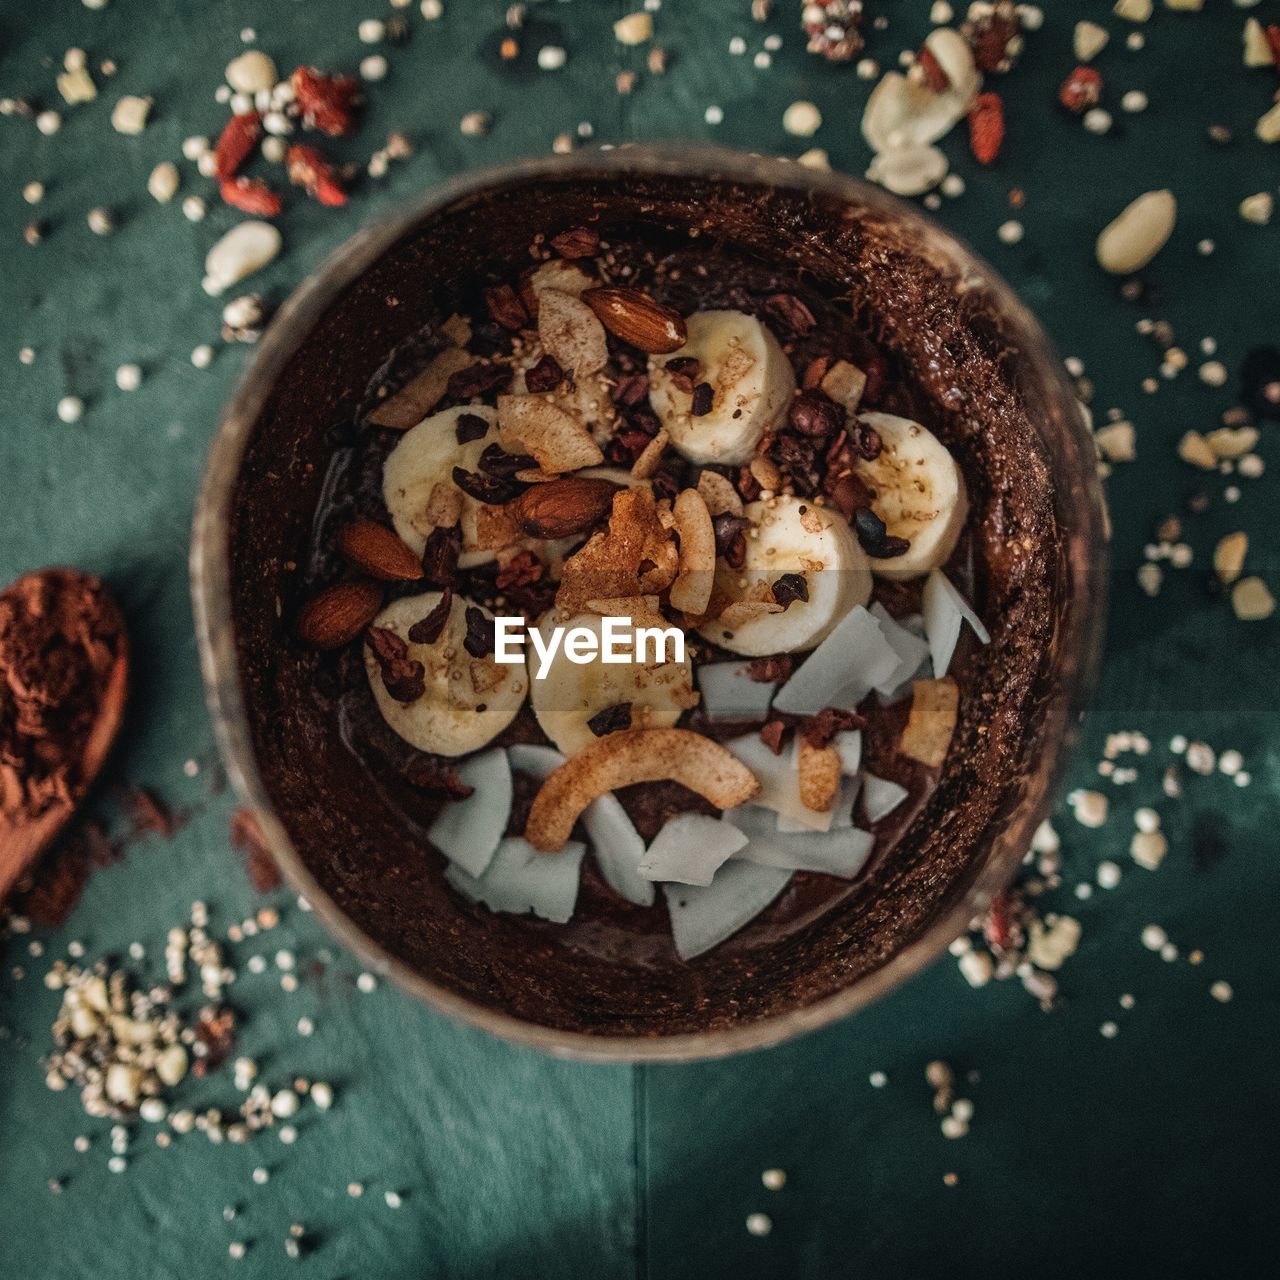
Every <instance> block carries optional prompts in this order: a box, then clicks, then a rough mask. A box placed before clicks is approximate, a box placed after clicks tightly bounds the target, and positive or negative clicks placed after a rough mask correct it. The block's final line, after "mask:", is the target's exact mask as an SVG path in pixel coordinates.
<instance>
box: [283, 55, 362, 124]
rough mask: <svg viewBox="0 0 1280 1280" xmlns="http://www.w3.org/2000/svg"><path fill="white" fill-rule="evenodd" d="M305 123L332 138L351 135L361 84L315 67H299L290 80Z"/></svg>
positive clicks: (347, 77) (348, 77)
mask: <svg viewBox="0 0 1280 1280" xmlns="http://www.w3.org/2000/svg"><path fill="white" fill-rule="evenodd" d="M289 83H290V84H292V85H293V92H294V97H295V98H296V100H297V103H298V109H299V110H300V111H301V112H302V119H303V122H304V123H305V124H308V125H310V126H311V127H312V128H313V129H319V130H320V132H321V133H327V134H328V135H329V136H330V137H332V138H341V137H344V136H345V135H346V134H348V133H350V132H351V129H352V125H353V124H354V120H353V115H354V112H355V105H356V96H357V94H358V93H359V91H360V85H359V83H358V82H357V81H355V80H353V79H351V77H350V76H327V75H324V74H323V73H322V72H319V71H317V70H316V69H315V68H314V67H299V68H298V69H297V70H296V71H294V73H293V75H291V76H290V77H289Z"/></svg>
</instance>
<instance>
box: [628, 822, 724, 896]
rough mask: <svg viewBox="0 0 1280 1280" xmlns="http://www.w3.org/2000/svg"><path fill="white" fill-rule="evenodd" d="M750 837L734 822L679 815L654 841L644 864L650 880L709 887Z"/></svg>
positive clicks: (664, 827)
mask: <svg viewBox="0 0 1280 1280" xmlns="http://www.w3.org/2000/svg"><path fill="white" fill-rule="evenodd" d="M746 843H747V837H746V836H745V835H744V834H743V833H742V832H741V831H740V830H739V829H738V828H737V827H735V826H734V825H733V824H732V823H731V822H725V821H724V820H723V819H721V818H713V817H711V816H710V814H706V813H679V814H677V815H676V816H675V817H674V818H672V819H670V820H669V821H668V822H667V823H666V824H665V825H664V826H663V828H662V830H661V831H659V832H658V834H657V835H656V836H655V837H654V840H653V843H652V844H651V845H650V846H649V848H648V850H647V851H646V852H645V855H644V858H643V859H642V860H641V862H640V874H641V875H642V876H644V877H646V878H647V879H649V880H665V881H668V882H670V881H675V882H677V883H679V884H700V885H708V884H710V883H711V880H712V877H713V876H714V875H715V873H716V871H717V870H718V869H719V868H720V866H721V864H722V863H724V862H727V861H728V860H729V858H731V857H732V856H733V855H734V854H735V853H737V852H738V850H739V849H741V848H742V846H743V845H744V844H746Z"/></svg>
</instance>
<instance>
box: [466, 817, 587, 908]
mask: <svg viewBox="0 0 1280 1280" xmlns="http://www.w3.org/2000/svg"><path fill="white" fill-rule="evenodd" d="M586 848H587V846H586V845H584V844H582V843H581V842H580V841H577V840H570V841H568V842H567V843H566V845H565V847H564V850H563V852H561V853H558V854H556V855H555V856H554V857H548V856H547V855H546V854H544V853H539V852H538V851H537V850H536V849H535V848H534V847H533V846H532V845H531V844H529V842H528V841H527V840H521V839H520V838H519V837H518V836H508V837H507V839H505V840H503V841H502V843H501V844H499V845H498V849H497V852H496V853H495V854H494V855H493V861H492V862H490V864H489V866H488V868H487V869H486V870H485V872H484V874H483V875H481V876H479V877H476V876H472V875H469V874H468V873H467V872H465V871H463V870H462V868H461V867H458V866H451V867H449V869H448V870H447V871H446V872H445V879H446V880H448V882H449V883H450V884H451V885H452V886H453V887H454V888H455V889H456V890H457V891H458V892H459V893H460V894H462V896H463V897H464V898H470V899H471V900H472V901H473V902H483V903H484V905H485V906H486V907H488V908H489V910H490V911H504V912H509V913H511V914H513V915H524V914H525V913H526V912H530V911H531V912H533V914H534V915H535V916H541V917H542V919H544V920H550V921H552V922H553V923H555V924H566V923H567V922H568V921H569V920H570V919H572V917H573V909H574V907H575V906H576V905H577V901H578V883H579V879H580V876H581V871H582V855H583V854H584V853H585V852H586Z"/></svg>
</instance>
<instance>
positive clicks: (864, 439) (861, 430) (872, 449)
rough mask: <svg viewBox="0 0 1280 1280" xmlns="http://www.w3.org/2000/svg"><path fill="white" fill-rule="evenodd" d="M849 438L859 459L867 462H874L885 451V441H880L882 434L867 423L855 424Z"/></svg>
mask: <svg viewBox="0 0 1280 1280" xmlns="http://www.w3.org/2000/svg"><path fill="white" fill-rule="evenodd" d="M849 436H850V439H851V440H852V441H853V447H854V450H855V452H856V453H857V455H858V457H860V458H864V459H865V460H866V461H867V462H874V461H875V460H876V459H877V458H878V457H879V456H880V454H881V452H882V451H883V450H884V441H883V440H881V439H880V433H879V432H878V431H877V430H876V429H875V428H874V427H869V426H867V425H866V423H863V422H855V423H854V424H853V426H852V427H851V428H850V431H849Z"/></svg>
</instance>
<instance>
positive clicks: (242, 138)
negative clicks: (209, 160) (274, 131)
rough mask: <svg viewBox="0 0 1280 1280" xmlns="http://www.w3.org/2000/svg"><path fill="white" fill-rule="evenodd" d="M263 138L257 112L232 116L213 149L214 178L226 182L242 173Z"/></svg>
mask: <svg viewBox="0 0 1280 1280" xmlns="http://www.w3.org/2000/svg"><path fill="white" fill-rule="evenodd" d="M261 137H262V117H261V116H260V115H259V114H258V113H257V112H256V111H246V112H245V113H244V115H240V116H232V117H231V119H230V120H228V121H227V123H226V124H225V125H224V126H223V128H222V132H221V133H220V134H219V135H218V141H217V142H216V143H214V147H213V176H214V177H215V178H217V180H218V181H219V182H226V181H227V180H228V179H229V178H234V177H235V176H236V174H237V173H239V172H240V169H241V167H242V166H243V165H244V163H245V161H246V160H248V159H249V157H250V156H251V155H253V153H254V151H255V150H257V146H258V140H259V139H260V138H261Z"/></svg>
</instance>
